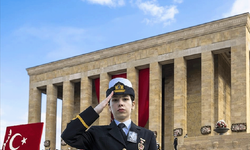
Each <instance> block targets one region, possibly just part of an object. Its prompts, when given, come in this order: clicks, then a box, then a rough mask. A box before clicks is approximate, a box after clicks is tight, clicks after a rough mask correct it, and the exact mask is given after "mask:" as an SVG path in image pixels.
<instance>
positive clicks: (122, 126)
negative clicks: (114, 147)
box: [118, 123, 127, 142]
mask: <svg viewBox="0 0 250 150" xmlns="http://www.w3.org/2000/svg"><path fill="white" fill-rule="evenodd" d="M118 127H119V128H120V131H121V134H122V137H123V139H124V141H125V142H126V140H127V136H126V134H125V132H124V131H123V129H122V128H124V127H126V125H125V124H124V123H120V124H119V125H118Z"/></svg>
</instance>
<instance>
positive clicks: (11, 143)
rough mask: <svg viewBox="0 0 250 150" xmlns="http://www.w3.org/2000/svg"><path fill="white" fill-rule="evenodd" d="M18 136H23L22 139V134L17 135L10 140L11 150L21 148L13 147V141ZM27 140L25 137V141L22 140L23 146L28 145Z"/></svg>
mask: <svg viewBox="0 0 250 150" xmlns="http://www.w3.org/2000/svg"><path fill="white" fill-rule="evenodd" d="M17 136H21V137H22V135H21V134H20V133H16V134H14V135H13V136H12V138H11V139H10V143H9V148H10V149H11V150H17V149H18V148H19V147H20V146H18V147H13V141H14V139H15V138H16V137H17ZM26 140H27V138H25V137H23V139H22V141H21V142H22V145H23V144H26Z"/></svg>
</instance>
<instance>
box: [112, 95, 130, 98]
mask: <svg viewBox="0 0 250 150" xmlns="http://www.w3.org/2000/svg"><path fill="white" fill-rule="evenodd" d="M128 96H129V95H124V96H118V95H114V96H113V97H112V98H119V97H121V98H126V97H128Z"/></svg>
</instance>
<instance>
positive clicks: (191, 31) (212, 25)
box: [27, 13, 250, 76]
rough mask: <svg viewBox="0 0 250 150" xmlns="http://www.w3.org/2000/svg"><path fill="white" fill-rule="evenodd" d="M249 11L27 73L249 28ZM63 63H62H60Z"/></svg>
mask: <svg viewBox="0 0 250 150" xmlns="http://www.w3.org/2000/svg"><path fill="white" fill-rule="evenodd" d="M249 18H250V17H249V13H244V14H240V15H237V16H233V17H228V18H224V19H220V20H216V21H212V22H208V23H204V24H201V25H197V26H193V27H189V28H185V29H181V30H177V31H173V32H169V33H165V34H161V35H157V36H153V37H149V38H145V39H141V40H137V41H134V42H130V43H125V44H122V45H118V46H114V47H110V48H105V49H102V50H98V51H94V52H91V53H87V54H82V55H78V56H75V57H70V58H67V59H62V60H58V61H54V62H51V63H47V64H43V65H39V66H35V67H31V68H27V72H28V74H29V75H30V76H31V75H37V74H41V73H46V72H50V71H54V70H58V69H62V68H65V67H72V66H75V65H79V64H84V63H87V62H92V61H97V60H100V59H105V58H109V57H114V56H117V55H122V54H126V53H130V52H133V51H137V50H140V49H146V48H150V47H154V46H157V45H162V44H164V43H170V42H173V41H178V40H181V39H188V38H192V37H197V36H201V35H206V34H211V33H214V32H219V31H223V30H227V29H230V28H235V27H240V26H247V28H248V30H249V25H250V23H249ZM62 64H63V65H62Z"/></svg>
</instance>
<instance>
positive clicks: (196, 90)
mask: <svg viewBox="0 0 250 150" xmlns="http://www.w3.org/2000/svg"><path fill="white" fill-rule="evenodd" d="M200 128H201V59H199V58H198V59H193V60H189V61H187V134H188V136H190V137H193V136H199V135H201V133H200ZM185 134H186V133H184V135H185Z"/></svg>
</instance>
